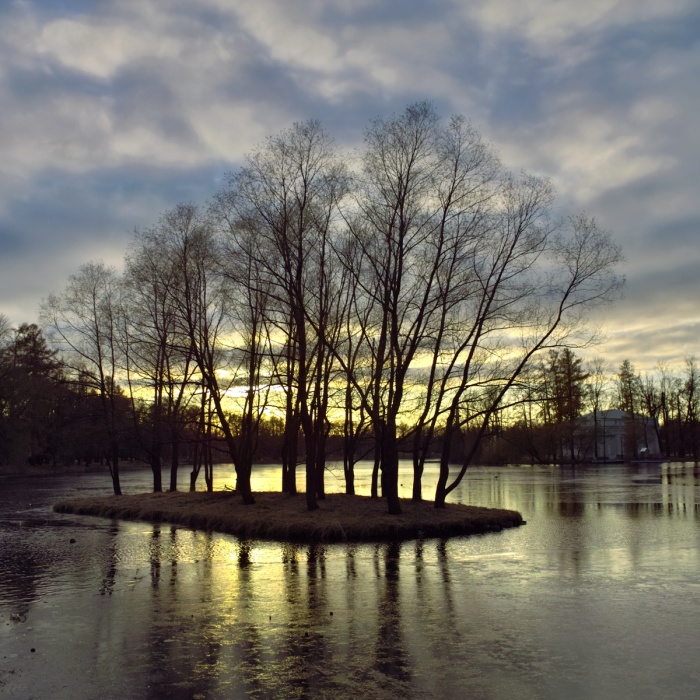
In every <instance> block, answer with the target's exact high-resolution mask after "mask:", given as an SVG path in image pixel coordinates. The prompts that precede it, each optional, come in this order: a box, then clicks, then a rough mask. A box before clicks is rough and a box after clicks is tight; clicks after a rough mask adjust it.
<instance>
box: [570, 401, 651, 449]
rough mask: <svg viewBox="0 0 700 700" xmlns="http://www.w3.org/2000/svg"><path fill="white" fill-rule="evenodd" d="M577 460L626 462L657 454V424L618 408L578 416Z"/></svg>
mask: <svg viewBox="0 0 700 700" xmlns="http://www.w3.org/2000/svg"><path fill="white" fill-rule="evenodd" d="M579 425H580V433H579V434H580V442H579V445H580V447H579V450H580V453H579V459H580V460H586V461H587V460H593V461H596V462H625V461H629V460H632V459H644V458H646V457H656V456H658V455H659V454H660V452H661V450H660V448H659V439H658V434H657V430H656V423H655V421H654V420H653V419H652V418H649V417H648V416H642V415H636V416H634V418H633V417H632V416H631V415H630V414H628V413H626V412H625V411H620V410H617V409H610V410H607V411H596V412H594V413H588V414H586V415H585V416H581V418H580V419H579Z"/></svg>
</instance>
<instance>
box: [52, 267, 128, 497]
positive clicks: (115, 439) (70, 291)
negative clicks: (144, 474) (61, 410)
mask: <svg viewBox="0 0 700 700" xmlns="http://www.w3.org/2000/svg"><path fill="white" fill-rule="evenodd" d="M118 312H119V278H118V275H117V273H116V272H115V270H113V269H112V268H109V267H106V266H105V265H104V263H99V262H89V263H87V264H85V265H83V266H82V267H81V268H80V269H79V271H78V272H77V273H76V274H75V275H71V276H70V277H69V278H68V284H67V285H66V287H65V289H64V290H63V291H62V292H61V293H59V294H52V295H50V296H49V297H48V298H47V299H45V300H44V301H43V302H42V307H41V318H42V321H43V322H44V324H45V325H46V327H47V328H48V329H49V334H50V337H51V338H52V339H53V340H54V342H55V343H56V344H57V345H58V347H59V349H60V350H61V352H62V355H63V358H64V362H65V363H66V366H67V367H68V368H70V369H71V370H72V371H73V372H74V373H75V374H76V376H77V375H80V376H81V379H82V381H86V380H87V381H89V384H90V386H91V387H92V388H93V389H94V390H95V391H96V392H97V394H98V396H99V398H100V403H101V407H102V419H103V424H104V427H105V430H106V434H107V439H108V443H109V446H108V450H107V462H108V465H109V470H110V474H111V477H112V487H113V490H114V493H115V495H120V494H121V485H120V481H119V426H118V401H119V397H120V391H119V388H118V386H117V373H118V371H119V366H120V364H119V346H118V339H117V332H118V323H119V322H118Z"/></svg>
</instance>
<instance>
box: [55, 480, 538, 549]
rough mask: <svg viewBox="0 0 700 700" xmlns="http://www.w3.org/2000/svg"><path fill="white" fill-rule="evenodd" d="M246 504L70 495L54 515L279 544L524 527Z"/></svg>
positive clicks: (362, 504) (286, 500) (274, 499)
mask: <svg viewBox="0 0 700 700" xmlns="http://www.w3.org/2000/svg"><path fill="white" fill-rule="evenodd" d="M255 500H256V502H255V504H254V505H248V506H245V505H243V504H242V503H241V502H240V498H239V497H238V496H237V495H236V494H235V493H232V492H230V491H218V492H214V493H206V492H201V491H198V492H195V493H189V492H187V493H181V492H174V493H146V494H137V495H132V496H103V497H92V498H75V499H69V500H64V501H61V502H60V503H57V504H56V506H55V507H54V510H55V511H56V512H58V513H75V514H79V515H96V516H100V517H103V518H111V519H122V520H145V521H148V522H169V523H173V524H176V525H184V526H185V527H189V528H192V529H193V530H206V531H210V532H224V533H228V534H232V535H237V536H238V537H242V538H251V539H268V540H277V541H282V542H326V543H330V542H367V541H382V540H409V539H418V538H423V537H450V536H454V535H473V534H480V533H486V532H499V531H500V530H502V529H504V528H509V527H517V526H519V525H522V524H524V521H523V518H522V516H521V515H520V513H518V512H516V511H513V510H501V509H496V508H481V507H476V506H464V505H458V504H447V505H446V507H445V508H444V509H436V508H434V507H433V504H432V503H430V502H426V501H424V502H420V503H416V502H413V501H409V500H403V501H402V502H401V508H402V510H403V513H402V514H401V515H389V514H388V513H387V512H386V503H385V502H384V500H383V499H373V498H369V497H366V496H347V495H345V494H329V495H327V496H326V498H325V499H323V500H321V501H319V509H318V510H315V511H308V510H307V509H306V500H305V497H304V496H303V495H297V496H289V495H287V494H282V493H256V494H255Z"/></svg>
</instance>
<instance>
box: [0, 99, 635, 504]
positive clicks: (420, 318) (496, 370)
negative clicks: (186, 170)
mask: <svg viewBox="0 0 700 700" xmlns="http://www.w3.org/2000/svg"><path fill="white" fill-rule="evenodd" d="M554 201H555V199H554V193H553V189H552V186H551V184H550V183H549V182H548V181H547V180H545V179H542V178H539V177H534V176H531V175H527V174H521V175H519V176H515V175H513V174H511V173H509V172H508V171H506V170H505V169H504V168H503V166H502V165H501V163H500V162H499V160H498V158H497V156H496V155H495V153H494V151H493V149H492V148H490V147H489V146H488V144H486V143H485V142H484V141H483V140H482V138H481V137H480V135H479V134H478V132H477V131H476V130H475V129H474V128H473V127H472V126H471V125H470V124H469V122H468V121H466V120H465V119H463V118H462V117H454V118H452V119H451V120H449V121H448V122H447V123H443V121H441V120H440V119H439V117H438V115H437V114H436V113H435V111H434V109H433V107H432V106H431V105H430V104H428V103H418V104H414V105H411V106H409V107H408V108H407V109H406V110H405V111H404V112H403V113H401V114H399V115H396V116H392V117H390V118H388V119H376V120H374V121H373V122H371V123H370V125H369V126H368V127H367V129H366V130H365V140H364V147H363V148H362V149H361V151H360V152H358V153H356V154H355V153H353V154H348V153H343V152H340V151H339V149H338V148H337V147H336V145H335V144H334V142H333V140H332V139H331V138H330V136H329V135H328V134H327V133H326V131H325V130H324V129H323V128H322V127H321V125H320V124H319V123H318V122H316V121H308V122H304V123H297V124H294V125H293V126H292V127H291V128H289V129H287V130H285V131H283V132H281V133H280V134H278V135H276V136H273V137H270V138H269V139H268V140H267V141H265V142H264V143H263V144H262V145H260V146H259V147H257V148H255V149H254V150H253V151H252V152H251V153H250V154H249V155H248V156H247V158H246V161H245V164H244V166H243V167H242V168H240V169H239V170H238V171H237V172H235V173H232V174H229V175H228V176H227V177H226V178H225V182H224V186H223V187H222V189H221V190H220V191H219V192H217V193H216V194H215V195H214V196H213V197H212V199H211V201H210V202H209V203H208V205H207V206H204V207H200V206H195V205H193V204H180V205H178V206H176V207H175V208H173V209H172V210H170V211H167V212H165V213H164V214H163V215H162V216H161V218H160V219H159V221H158V222H157V223H156V224H155V225H153V226H152V227H149V228H145V229H141V230H137V231H136V232H135V234H134V237H133V240H132V243H131V246H130V248H129V250H128V252H127V254H126V257H125V263H124V269H123V272H121V273H118V272H117V271H115V270H113V269H110V268H108V267H106V266H105V265H103V264H101V263H94V262H92V263H88V264H87V265H84V266H83V267H81V268H80V270H79V271H78V272H77V273H76V274H75V275H73V276H71V277H70V278H69V280H68V283H67V285H66V287H65V288H64V289H63V290H62V291H60V292H58V293H56V294H53V295H51V296H50V297H48V298H47V299H46V300H45V301H44V303H43V306H42V314H41V320H42V323H43V328H44V331H45V332H46V334H47V337H48V339H49V342H50V347H51V348H53V349H52V350H48V349H47V350H46V353H47V354H46V357H45V361H46V362H47V363H49V364H51V363H54V362H55V363H56V369H55V370H52V371H55V373H56V376H55V378H54V379H55V382H56V383H57V384H58V385H62V386H64V387H66V390H68V388H70V392H71V396H73V395H76V392H77V391H78V387H79V386H80V383H81V382H82V386H83V387H84V392H86V395H88V396H89V397H90V400H91V401H92V402H93V415H94V418H95V421H96V425H97V423H99V430H100V431H101V443H100V444H101V446H102V447H101V449H102V452H101V454H102V455H103V457H104V459H105V460H106V461H107V462H108V464H109V465H110V471H111V475H112V481H113V487H114V491H115V493H119V492H120V481H119V460H120V457H121V456H122V455H123V454H125V453H128V452H132V451H136V450H132V447H131V446H132V445H138V450H140V452H141V453H142V454H145V455H146V457H147V459H148V461H149V462H150V464H151V467H152V469H153V476H154V489H155V490H160V489H162V488H163V485H162V478H161V471H162V467H163V464H164V460H165V459H166V458H167V459H169V460H170V467H171V471H170V473H171V480H170V488H171V489H172V488H176V487H177V483H176V475H177V469H178V464H179V461H180V460H181V458H182V452H181V450H182V448H183V446H184V445H185V444H187V445H188V446H189V447H188V449H190V450H191V451H192V452H191V455H188V456H189V457H191V459H192V460H193V461H194V462H195V464H196V465H199V464H201V465H203V466H204V469H205V476H206V475H207V474H211V464H212V455H211V446H212V445H213V444H215V445H217V446H219V447H221V446H224V447H225V449H226V453H227V459H228V460H229V461H231V462H232V463H233V465H234V467H235V470H236V477H237V486H236V487H237V490H238V491H239V492H240V494H241V496H242V499H243V501H244V502H245V503H252V502H254V495H253V493H252V490H251V481H250V477H251V470H252V466H253V463H254V461H255V460H256V459H258V458H259V457H260V450H261V443H265V440H263V435H264V433H267V435H265V438H266V439H267V437H268V435H269V428H270V426H271V425H273V419H274V425H275V426H277V427H278V428H279V452H278V454H277V455H276V457H277V458H278V459H279V460H280V461H281V464H282V468H281V481H282V488H283V490H284V491H287V492H290V493H293V492H295V491H296V488H297V486H296V484H297V479H296V471H297V468H298V467H299V466H300V465H303V469H304V477H305V489H304V490H305V494H306V501H307V506H308V508H309V509H314V508H316V507H317V501H318V500H319V499H322V498H324V489H325V487H324V477H325V473H326V469H325V461H326V458H327V456H328V454H329V453H330V452H331V449H338V451H339V456H340V457H341V458H342V460H343V464H344V474H345V482H346V490H347V492H348V493H353V492H354V471H353V470H354V465H355V464H356V462H357V461H358V460H359V459H363V458H370V459H373V460H374V471H373V479H372V487H371V488H372V495H373V496H379V495H380V494H381V495H383V496H384V497H385V498H386V501H387V505H388V509H389V511H390V512H391V513H399V512H400V510H401V508H400V503H399V498H398V479H399V473H398V469H399V458H400V457H410V458H412V461H413V496H414V498H415V499H420V498H422V495H423V494H422V485H421V478H422V474H423V469H424V465H425V463H426V460H427V459H438V460H439V463H440V476H439V481H438V484H437V488H436V492H435V495H434V497H435V504H436V506H438V507H440V506H442V505H444V503H445V499H446V497H447V496H448V494H449V493H450V492H451V491H452V490H453V489H454V488H455V487H456V486H457V484H458V483H459V481H460V480H461V479H462V477H463V476H464V474H465V472H466V470H467V468H468V467H469V465H470V464H471V463H472V462H473V460H474V459H475V458H477V456H478V454H479V450H480V449H481V443H482V441H483V439H484V437H486V436H487V435H490V434H491V433H492V431H493V430H494V426H495V425H496V424H497V423H498V422H499V421H500V420H501V419H502V417H503V416H504V415H505V414H504V411H505V409H506V408H507V407H508V405H509V404H510V402H511V397H512V395H513V392H514V391H516V390H521V387H522V381H523V378H524V377H526V376H528V373H529V374H532V372H534V371H535V369H534V368H535V366H536V363H537V361H538V358H540V357H542V356H546V354H547V353H548V352H549V351H552V352H554V353H555V354H556V353H561V352H564V351H566V349H567V348H569V347H576V346H578V345H580V344H585V343H587V342H589V341H590V339H591V337H590V335H589V334H588V333H587V329H586V326H585V323H584V314H585V312H586V311H587V310H589V309H590V308H592V307H594V306H597V305H599V304H602V303H606V302H609V301H610V300H612V299H613V298H614V297H615V296H616V295H617V292H618V290H619V287H620V285H621V278H620V277H619V276H618V275H617V274H616V272H615V268H616V266H617V265H618V263H619V262H620V259H621V256H620V251H619V249H618V248H617V246H616V245H615V244H614V243H613V242H612V240H611V237H610V234H609V233H608V232H606V231H603V230H601V229H600V228H599V227H598V225H597V224H596V222H595V221H594V220H593V219H590V218H588V217H586V216H584V215H576V216H573V217H570V218H568V219H565V220H558V219H556V218H555V217H554V216H553V215H552V208H553V205H554ZM37 330H38V329H37ZM13 342H16V340H15V341H11V342H10V343H9V345H8V346H7V347H9V346H11V345H12V344H13ZM54 351H58V353H59V354H58V355H55V354H54ZM557 356H559V355H557ZM58 357H60V363H59V360H58V359H57V358H58ZM550 357H553V356H550ZM54 379H52V380H51V381H54ZM576 410H578V405H577V404H576V399H575V397H573V396H571V397H569V399H568V403H567V402H564V403H562V404H561V405H557V406H551V407H549V408H548V409H547V411H548V412H549V415H550V417H551V420H555V421H556V420H559V419H562V420H568V419H569V417H571V416H572V415H573V412H574V411H576ZM127 436H128V437H127ZM125 440H128V443H125ZM126 444H128V445H129V446H130V447H129V448H128V449H126V448H125V445H126ZM456 455H458V456H459V463H458V464H457V465H456V467H455V466H454V460H455V459H456ZM451 464H452V465H453V466H452V468H451V466H450V465H451Z"/></svg>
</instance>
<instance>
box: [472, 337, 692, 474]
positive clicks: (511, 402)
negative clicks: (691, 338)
mask: <svg viewBox="0 0 700 700" xmlns="http://www.w3.org/2000/svg"><path fill="white" fill-rule="evenodd" d="M699 380H700V375H699V373H698V367H697V364H696V362H695V359H694V358H688V359H686V361H685V366H684V368H683V370H679V371H671V370H669V369H668V368H667V367H665V366H660V367H659V368H658V369H657V371H656V372H654V373H652V374H648V373H647V374H645V375H641V374H639V373H637V372H636V370H635V368H634V365H633V364H632V363H631V362H630V361H629V360H624V361H623V362H622V363H621V364H620V366H619V367H618V368H617V370H613V368H612V367H610V366H608V364H607V363H606V362H605V361H604V360H603V359H602V358H596V359H595V360H592V361H589V362H584V361H583V359H582V358H580V357H577V356H576V354H575V353H574V352H573V351H572V350H571V349H570V348H564V349H558V350H550V351H549V352H548V353H547V355H546V356H545V357H544V358H542V359H541V360H540V361H538V362H535V363H533V364H532V365H531V366H530V367H529V368H528V369H527V371H525V372H523V373H522V374H521V376H520V378H519V380H518V382H517V385H516V386H514V387H513V389H512V391H511V392H510V393H509V396H508V401H507V402H506V403H504V405H502V406H501V409H500V410H499V412H498V415H497V416H495V417H494V420H493V421H492V424H491V430H490V431H489V439H488V440H486V441H484V442H483V443H482V453H481V455H480V457H481V459H482V460H485V461H487V462H492V463H493V462H496V463H502V462H511V463H518V462H520V463H546V464H562V463H567V464H569V463H572V462H574V463H575V462H577V461H586V460H589V461H590V460H591V459H597V460H598V461H603V460H604V459H605V455H602V454H598V453H597V451H596V440H595V435H594V427H593V426H595V425H596V423H595V421H596V416H598V429H599V430H604V427H602V426H603V424H602V423H601V420H604V419H601V418H600V416H601V415H602V412H604V411H607V410H610V409H617V410H620V411H623V412H624V413H625V414H626V416H627V420H626V430H625V436H624V439H625V446H624V453H625V454H626V455H628V456H629V458H631V459H636V458H638V457H640V456H642V454H643V453H642V452H641V450H644V451H645V452H647V456H654V457H665V458H666V459H669V460H670V459H677V460H685V459H693V460H697V459H698V457H699V451H700V413H699V411H700V381H699ZM584 415H588V416H589V418H591V420H589V421H582V420H581V418H582V417H583V416H584ZM652 436H653V437H654V438H655V440H652V439H651V438H652ZM649 444H657V445H658V446H659V452H658V453H657V454H654V455H649V454H648V445H649Z"/></svg>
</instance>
